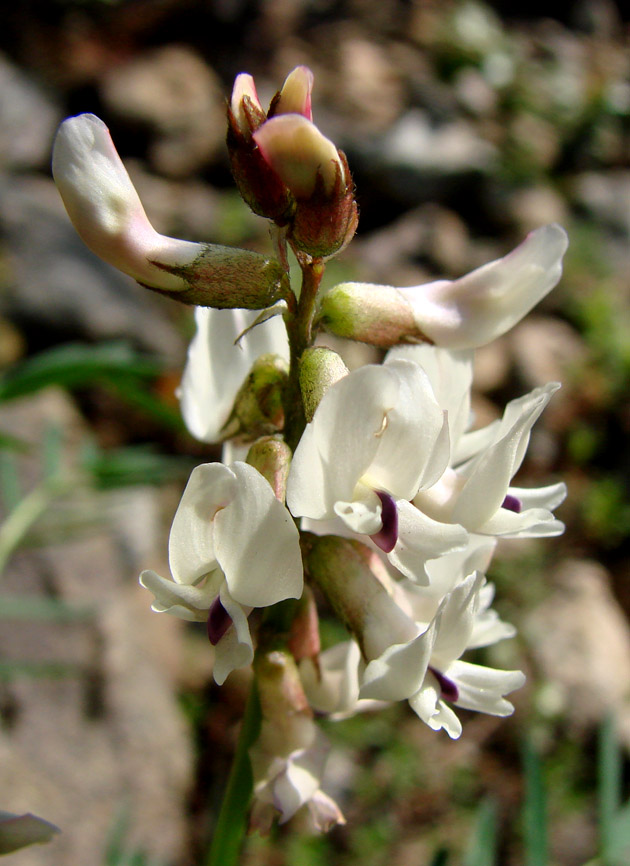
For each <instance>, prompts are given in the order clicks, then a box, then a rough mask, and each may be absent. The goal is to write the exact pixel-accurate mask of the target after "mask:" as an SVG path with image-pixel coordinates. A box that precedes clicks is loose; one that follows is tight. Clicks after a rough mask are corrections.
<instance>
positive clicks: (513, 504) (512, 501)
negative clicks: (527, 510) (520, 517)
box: [501, 493, 523, 514]
mask: <svg viewBox="0 0 630 866" xmlns="http://www.w3.org/2000/svg"><path fill="white" fill-rule="evenodd" d="M501 507H502V508H507V510H508V511H514V512H515V514H520V513H521V511H522V510H523V503H522V502H521V500H520V499H517V497H516V496H512V494H511V493H508V495H507V496H506V497H505V499H504V500H503V502H502V504H501Z"/></svg>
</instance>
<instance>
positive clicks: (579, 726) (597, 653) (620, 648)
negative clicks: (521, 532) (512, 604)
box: [524, 559, 630, 749]
mask: <svg viewBox="0 0 630 866" xmlns="http://www.w3.org/2000/svg"><path fill="white" fill-rule="evenodd" d="M554 585H555V587H556V588H555V590H554V591H553V592H552V594H551V595H550V596H549V597H548V598H547V599H546V600H545V601H544V602H543V603H542V604H541V605H539V606H538V607H537V608H536V609H535V610H533V611H532V612H531V614H530V615H529V616H528V617H527V620H526V622H525V625H524V633H525V635H526V637H527V639H528V642H529V645H530V648H531V652H532V654H533V656H534V659H535V661H536V663H537V664H538V666H539V668H540V671H541V673H542V676H543V678H544V679H546V680H548V681H549V684H550V685H551V686H552V687H554V688H555V690H556V693H557V694H556V697H557V704H558V709H561V711H562V713H563V714H564V715H566V717H567V718H568V721H569V724H570V725H571V726H572V727H573V728H574V730H576V731H580V732H583V731H586V730H588V729H590V728H592V727H594V726H596V725H598V724H600V723H601V722H602V720H603V719H604V717H605V716H606V715H607V714H608V713H613V714H614V715H615V716H616V719H617V725H618V730H619V735H620V737H621V740H622V742H623V744H624V746H625V747H626V748H628V749H630V629H629V628H628V621H627V619H626V617H625V615H624V613H623V611H622V609H621V607H620V606H619V604H618V602H617V600H616V598H615V597H614V595H613V593H612V591H611V588H610V576H609V575H608V573H607V572H606V570H605V569H604V568H603V567H602V566H601V565H599V564H598V563H596V562H591V561H585V560H577V559H576V560H567V561H565V562H564V563H562V565H561V566H560V568H559V569H558V571H557V572H556V573H555V575H554Z"/></svg>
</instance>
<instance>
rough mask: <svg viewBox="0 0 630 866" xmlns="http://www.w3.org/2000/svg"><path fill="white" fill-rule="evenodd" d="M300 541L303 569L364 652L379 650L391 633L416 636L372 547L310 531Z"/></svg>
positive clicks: (372, 653)
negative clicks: (392, 595)
mask: <svg viewBox="0 0 630 866" xmlns="http://www.w3.org/2000/svg"><path fill="white" fill-rule="evenodd" d="M303 540H304V539H303ZM304 547H305V548H306V557H305V568H306V570H307V572H308V574H309V575H310V577H311V579H312V580H313V581H314V582H315V583H316V584H317V585H318V586H319V588H320V589H321V590H322V592H323V593H324V595H325V596H326V598H327V600H328V602H329V603H330V605H331V606H332V608H333V610H334V611H335V613H336V614H337V616H338V617H339V618H340V619H341V620H342V622H343V623H344V624H345V625H346V627H347V628H348V629H349V631H351V632H352V634H353V635H354V637H355V638H356V641H357V643H358V644H359V646H360V647H361V651H362V653H363V655H364V656H365V657H366V658H368V659H370V658H376V657H377V656H379V655H380V654H381V653H382V652H383V651H384V650H385V649H386V647H388V646H390V645H391V643H392V635H395V636H396V640H395V642H396V643H403V642H404V641H407V640H411V639H412V638H413V637H415V636H416V634H417V628H416V627H415V624H414V623H413V621H412V620H411V619H410V618H409V617H408V616H407V615H406V614H405V613H404V612H403V611H402V610H401V609H400V608H399V607H398V605H396V604H395V602H394V601H393V599H392V598H391V596H390V595H389V593H388V592H387V590H386V589H385V583H386V582H387V575H386V574H385V573H383V571H384V568H385V567H384V565H383V563H382V561H381V560H380V559H379V556H378V554H377V553H375V552H374V551H372V550H370V549H369V548H368V547H366V546H365V545H364V544H361V543H360V542H359V541H354V540H351V539H349V538H340V537H337V536H334V535H325V536H314V535H309V536H307V538H306V540H305V543H304ZM379 573H381V575H382V578H381V579H379V576H378V575H379Z"/></svg>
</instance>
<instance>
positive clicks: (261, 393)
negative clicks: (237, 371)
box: [223, 355, 287, 486]
mask: <svg viewBox="0 0 630 866" xmlns="http://www.w3.org/2000/svg"><path fill="white" fill-rule="evenodd" d="M286 379H287V368H286V364H285V362H284V360H283V359H282V358H280V357H279V356H278V355H261V356H260V357H259V358H257V359H256V361H255V362H254V364H253V366H252V368H251V370H250V372H249V375H248V376H247V378H246V379H245V381H244V382H243V384H242V385H241V387H240V389H239V391H238V393H237V395H236V399H235V400H234V407H233V409H232V413H231V415H230V417H229V418H228V420H227V422H226V424H225V428H224V430H223V436H224V438H228V437H232V436H236V435H239V436H244V437H245V438H247V439H249V440H250V441H251V440H252V439H255V438H257V437H258V436H267V435H269V434H271V433H275V432H277V431H278V430H280V429H281V428H282V425H283V423H284V409H283V406H282V389H283V387H284V384H285V382H286ZM272 486H273V485H272Z"/></svg>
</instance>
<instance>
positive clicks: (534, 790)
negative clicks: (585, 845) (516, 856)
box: [523, 740, 549, 866]
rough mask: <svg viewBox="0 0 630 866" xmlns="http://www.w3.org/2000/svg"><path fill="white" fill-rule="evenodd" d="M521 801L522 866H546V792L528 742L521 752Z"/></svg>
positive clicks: (532, 750) (547, 855)
mask: <svg viewBox="0 0 630 866" xmlns="http://www.w3.org/2000/svg"><path fill="white" fill-rule="evenodd" d="M523 770H524V773H525V801H524V803H523V847H524V852H525V857H524V863H525V866H547V864H548V862H549V854H548V831H547V792H546V790H545V784H544V780H543V773H542V766H541V762H540V758H539V756H538V753H537V752H536V750H535V749H534V747H533V746H532V744H531V742H530V740H526V741H525V744H524V748H523Z"/></svg>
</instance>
